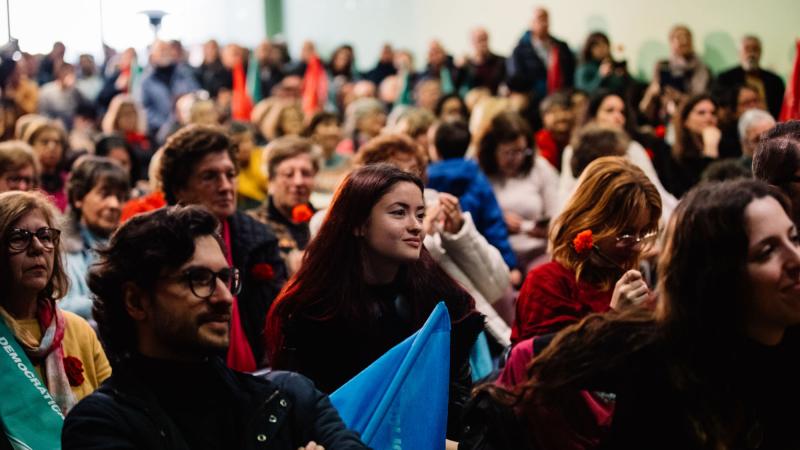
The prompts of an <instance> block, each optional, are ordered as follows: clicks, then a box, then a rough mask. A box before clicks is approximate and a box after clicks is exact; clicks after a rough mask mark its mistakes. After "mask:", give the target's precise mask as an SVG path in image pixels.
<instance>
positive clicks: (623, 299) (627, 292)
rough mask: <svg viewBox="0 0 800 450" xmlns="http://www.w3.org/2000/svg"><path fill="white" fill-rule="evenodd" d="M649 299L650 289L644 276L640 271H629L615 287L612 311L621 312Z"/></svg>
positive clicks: (612, 296) (612, 295)
mask: <svg viewBox="0 0 800 450" xmlns="http://www.w3.org/2000/svg"><path fill="white" fill-rule="evenodd" d="M648 298H650V289H649V288H648V287H647V283H645V281H644V278H643V277H642V274H641V273H640V272H639V271H638V270H629V271H627V272H625V274H623V275H622V278H620V279H619V281H617V284H616V285H614V293H613V294H611V309H613V310H616V311H619V310H622V309H624V308H627V307H628V306H631V305H638V304H640V303H642V302H644V301H645V300H647V299H648Z"/></svg>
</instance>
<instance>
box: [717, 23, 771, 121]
mask: <svg viewBox="0 0 800 450" xmlns="http://www.w3.org/2000/svg"><path fill="white" fill-rule="evenodd" d="M739 59H740V61H741V63H742V64H741V65H740V66H737V67H734V68H732V69H730V70H727V71H725V72H722V73H721V74H720V75H719V78H718V79H717V83H718V84H719V85H720V86H722V87H725V88H727V89H733V88H734V87H735V86H737V85H740V84H748V85H750V86H753V87H754V88H756V89H758V91H759V93H760V94H761V98H763V99H765V100H766V101H767V108H768V109H769V112H770V114H772V117H775V118H777V117H778V115H780V113H781V105H782V103H783V92H784V84H783V80H782V79H781V77H779V76H778V75H776V74H774V73H772V72H770V71H768V70H764V69H762V68H761V67H759V62H760V61H761V40H760V39H758V37H756V36H745V37H743V38H742V43H741V47H740V48H739Z"/></svg>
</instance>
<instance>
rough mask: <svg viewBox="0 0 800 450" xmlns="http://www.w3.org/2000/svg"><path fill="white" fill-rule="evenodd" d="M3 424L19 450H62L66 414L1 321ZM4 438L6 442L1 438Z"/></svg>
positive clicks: (0, 422) (0, 406)
mask: <svg viewBox="0 0 800 450" xmlns="http://www.w3.org/2000/svg"><path fill="white" fill-rule="evenodd" d="M0 398H2V399H3V401H1V402H0V425H2V428H3V430H4V431H5V435H6V438H7V439H8V441H9V442H10V443H11V447H13V448H14V449H15V450H29V449H35V450H51V449H56V450H57V449H60V448H61V427H62V426H63V425H64V415H63V414H62V413H61V409H60V408H59V407H58V405H57V404H56V402H55V400H53V397H51V396H50V392H48V391H47V386H45V384H44V383H43V382H42V380H41V379H39V376H38V375H37V373H36V369H35V368H34V366H33V364H32V363H31V361H30V360H29V359H28V356H27V355H25V352H24V351H22V349H21V348H20V346H19V344H18V343H17V340H16V339H15V338H14V334H13V333H12V332H11V330H9V329H8V327H7V326H6V324H5V322H4V321H3V320H2V319H0ZM0 439H3V437H2V436H0Z"/></svg>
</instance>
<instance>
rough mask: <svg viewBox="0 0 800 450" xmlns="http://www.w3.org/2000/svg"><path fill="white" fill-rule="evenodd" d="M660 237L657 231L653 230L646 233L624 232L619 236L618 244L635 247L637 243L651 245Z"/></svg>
mask: <svg viewBox="0 0 800 450" xmlns="http://www.w3.org/2000/svg"><path fill="white" fill-rule="evenodd" d="M656 237H658V232H657V231H651V232H649V233H647V234H645V235H638V234H623V235H622V236H617V238H616V239H617V245H618V246H620V247H633V246H635V245H642V246H644V245H649V244H651V243H652V242H653V241H655V240H656Z"/></svg>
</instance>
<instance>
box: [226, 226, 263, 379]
mask: <svg viewBox="0 0 800 450" xmlns="http://www.w3.org/2000/svg"><path fill="white" fill-rule="evenodd" d="M222 238H223V239H224V240H225V247H226V248H227V250H228V251H227V252H225V258H226V259H227V260H228V265H229V266H231V267H233V256H232V249H231V227H230V225H228V221H227V220H223V221H222ZM226 362H227V364H228V367H230V368H231V369H233V370H238V371H239V372H254V371H255V370H256V358H255V356H253V350H252V349H251V348H250V342H249V341H248V340H247V335H245V334H244V328H242V321H241V320H240V318H239V299H238V298H237V297H236V296H234V297H233V308H232V309H231V331H230V344H229V345H228V357H227V359H226Z"/></svg>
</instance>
